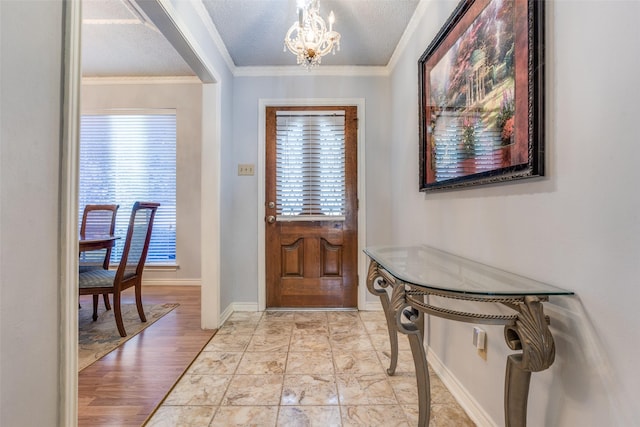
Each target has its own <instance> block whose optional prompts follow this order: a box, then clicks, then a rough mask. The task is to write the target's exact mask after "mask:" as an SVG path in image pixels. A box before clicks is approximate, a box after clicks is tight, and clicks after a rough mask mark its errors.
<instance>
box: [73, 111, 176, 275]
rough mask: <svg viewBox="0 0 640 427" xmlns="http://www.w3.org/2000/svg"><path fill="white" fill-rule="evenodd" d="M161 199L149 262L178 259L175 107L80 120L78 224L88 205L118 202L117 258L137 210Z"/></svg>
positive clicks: (113, 258) (114, 256)
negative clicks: (133, 211)
mask: <svg viewBox="0 0 640 427" xmlns="http://www.w3.org/2000/svg"><path fill="white" fill-rule="evenodd" d="M136 201H145V202H158V203H160V207H159V208H158V211H157V213H156V216H155V220H154V224H153V232H152V235H151V242H150V243H149V252H148V254H147V263H150V264H167V265H175V263H176V115H175V110H159V111H158V110H151V111H145V112H144V114H141V113H138V112H136V113H135V114H128V113H123V112H119V113H118V114H86V115H83V116H82V117H81V121H80V188H79V204H78V205H79V206H78V208H79V212H78V215H79V216H78V218H79V220H78V223H80V220H81V218H82V211H83V209H84V206H85V205H87V204H118V205H120V209H119V210H118V214H117V217H116V230H115V234H116V236H119V237H121V238H120V239H119V240H118V241H117V243H116V247H115V248H114V250H113V251H112V254H111V261H112V262H118V260H119V259H120V256H121V255H122V249H123V246H124V240H125V236H126V232H127V227H128V225H129V217H130V215H131V208H132V207H133V204H134V203H135V202H136Z"/></svg>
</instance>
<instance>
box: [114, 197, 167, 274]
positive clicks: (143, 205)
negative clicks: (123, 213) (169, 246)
mask: <svg viewBox="0 0 640 427" xmlns="http://www.w3.org/2000/svg"><path fill="white" fill-rule="evenodd" d="M158 206H160V204H159V203H152V202H136V203H135V204H134V205H133V209H132V210H131V218H130V219H129V227H128V229H127V237H126V240H125V242H124V248H123V250H122V258H121V259H120V264H119V266H118V272H117V273H116V280H115V281H116V283H117V282H119V281H121V280H122V279H127V280H128V279H130V278H131V277H132V276H139V275H142V270H143V268H144V263H145V261H146V258H147V252H148V251H149V241H150V240H151V232H152V230H153V220H154V218H155V215H156V210H157V209H158Z"/></svg>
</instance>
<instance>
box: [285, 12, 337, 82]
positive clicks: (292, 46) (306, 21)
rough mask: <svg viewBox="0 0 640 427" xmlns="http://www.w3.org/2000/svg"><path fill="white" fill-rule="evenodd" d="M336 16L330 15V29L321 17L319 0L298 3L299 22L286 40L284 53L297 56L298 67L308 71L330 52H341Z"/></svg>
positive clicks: (293, 26) (290, 30)
mask: <svg viewBox="0 0 640 427" xmlns="http://www.w3.org/2000/svg"><path fill="white" fill-rule="evenodd" d="M334 22H335V15H334V14H333V11H331V13H329V27H328V28H327V24H326V23H325V21H324V19H322V17H321V16H320V1H319V0H299V1H298V21H297V22H294V23H293V25H292V26H291V28H289V31H287V35H286V36H285V38H284V46H285V48H284V51H285V52H286V51H287V49H289V51H291V53H293V54H294V55H296V57H297V60H298V65H302V66H303V67H305V68H307V69H311V68H313V67H317V66H318V65H319V64H320V62H321V58H322V57H323V56H325V55H326V54H328V53H329V52H333V54H335V53H336V50H340V34H339V33H338V32H336V31H333V23H334Z"/></svg>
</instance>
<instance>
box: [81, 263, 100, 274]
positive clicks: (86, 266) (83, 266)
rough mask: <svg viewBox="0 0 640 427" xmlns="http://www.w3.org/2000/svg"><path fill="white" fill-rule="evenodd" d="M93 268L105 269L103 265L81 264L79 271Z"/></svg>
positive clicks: (84, 271) (82, 271)
mask: <svg viewBox="0 0 640 427" xmlns="http://www.w3.org/2000/svg"><path fill="white" fill-rule="evenodd" d="M91 270H104V269H103V268H102V266H101V265H82V264H81V265H79V266H78V273H86V272H87V271H91Z"/></svg>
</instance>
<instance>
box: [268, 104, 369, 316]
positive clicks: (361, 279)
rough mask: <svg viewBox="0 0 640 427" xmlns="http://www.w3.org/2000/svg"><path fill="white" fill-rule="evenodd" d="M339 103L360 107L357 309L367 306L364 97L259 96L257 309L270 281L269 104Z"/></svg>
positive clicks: (310, 105) (283, 105) (315, 105)
mask: <svg viewBox="0 0 640 427" xmlns="http://www.w3.org/2000/svg"><path fill="white" fill-rule="evenodd" d="M337 105H355V106H356V107H357V109H358V136H357V138H358V144H357V150H358V160H357V162H358V176H357V179H358V201H359V206H360V209H359V210H358V308H359V309H360V310H363V309H365V305H366V295H367V288H366V286H365V281H366V275H367V272H366V262H367V260H366V256H365V255H364V253H363V252H362V250H363V249H364V247H365V237H366V235H367V234H366V209H365V206H366V202H365V195H366V191H365V190H366V189H365V179H364V177H365V158H366V157H365V150H364V147H365V143H364V140H365V132H364V129H365V100H364V98H304V99H259V100H258V164H257V168H256V169H257V172H256V173H257V178H258V212H257V223H258V310H259V311H264V310H265V309H266V306H267V280H266V256H265V248H266V242H265V229H264V218H265V166H266V163H265V162H266V160H265V148H266V129H265V127H266V107H293V106H301V107H307V106H308V107H322V106H337Z"/></svg>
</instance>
